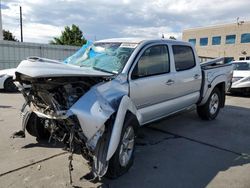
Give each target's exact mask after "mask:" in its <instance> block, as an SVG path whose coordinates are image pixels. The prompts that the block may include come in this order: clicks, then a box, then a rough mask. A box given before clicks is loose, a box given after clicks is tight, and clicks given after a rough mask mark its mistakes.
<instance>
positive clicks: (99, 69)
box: [92, 67, 115, 74]
mask: <svg viewBox="0 0 250 188" xmlns="http://www.w3.org/2000/svg"><path fill="white" fill-rule="evenodd" d="M92 68H93V69H95V70H98V71H102V72H106V73H110V74H115V73H114V72H111V71H107V70H104V69H101V68H97V67H92Z"/></svg>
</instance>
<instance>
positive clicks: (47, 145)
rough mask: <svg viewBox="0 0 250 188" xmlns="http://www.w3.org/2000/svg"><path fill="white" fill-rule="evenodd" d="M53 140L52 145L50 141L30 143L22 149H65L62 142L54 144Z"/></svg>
mask: <svg viewBox="0 0 250 188" xmlns="http://www.w3.org/2000/svg"><path fill="white" fill-rule="evenodd" d="M53 142H54V141H53V140H52V142H51V143H49V142H48V140H38V139H37V143H29V144H27V145H25V146H23V147H22V149H29V148H34V147H45V148H64V145H63V144H62V143H60V142H56V143H53Z"/></svg>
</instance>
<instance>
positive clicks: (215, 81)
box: [198, 75, 227, 106]
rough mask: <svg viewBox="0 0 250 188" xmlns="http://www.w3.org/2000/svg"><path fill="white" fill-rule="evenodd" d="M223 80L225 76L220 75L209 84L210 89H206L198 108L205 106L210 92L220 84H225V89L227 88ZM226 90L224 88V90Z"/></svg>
mask: <svg viewBox="0 0 250 188" xmlns="http://www.w3.org/2000/svg"><path fill="white" fill-rule="evenodd" d="M225 80H227V78H226V76H225V75H220V76H218V77H216V78H215V79H214V80H213V81H212V82H211V83H210V86H211V87H210V88H207V90H206V92H205V93H204V97H203V99H202V101H201V102H200V103H199V104H198V106H201V105H203V104H205V103H206V102H207V100H208V98H209V96H210V94H211V92H212V91H213V89H214V88H215V87H216V86H217V85H218V84H221V83H225V87H227V83H226V82H225ZM225 90H226V88H225Z"/></svg>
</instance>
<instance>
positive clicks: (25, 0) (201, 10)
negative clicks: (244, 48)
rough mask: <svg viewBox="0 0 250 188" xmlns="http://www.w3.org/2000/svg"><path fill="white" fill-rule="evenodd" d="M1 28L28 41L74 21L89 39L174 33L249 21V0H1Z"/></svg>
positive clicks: (44, 38) (48, 37)
mask: <svg viewBox="0 0 250 188" xmlns="http://www.w3.org/2000/svg"><path fill="white" fill-rule="evenodd" d="M2 4H3V6H2V19H3V28H4V29H7V30H10V31H11V32H13V33H14V35H15V36H16V37H17V38H18V39H20V28H19V6H20V5H21V6H22V8H23V18H24V21H23V26H24V41H26V42H40V43H47V42H48V41H49V40H51V39H52V38H53V37H54V36H59V35H60V33H61V31H62V30H63V28H64V26H66V25H71V24H76V25H78V26H79V27H80V29H81V30H82V31H83V33H84V35H85V37H86V38H87V39H89V40H94V39H95V38H96V39H104V38H111V37H148V38H157V37H160V36H161V35H162V34H164V35H165V36H166V37H168V36H175V37H177V38H178V39H181V33H182V30H183V29H185V28H190V27H191V28H193V27H202V26H207V25H214V24H221V23H231V22H236V18H237V17H240V20H245V21H247V20H250V11H249V7H250V1H249V0H238V1H235V0H209V1H204V0H175V1H170V0H144V1H142V0H137V1H136V0H116V1H114V0H102V1H101V0H99V1H97V0H84V1H82V0H54V1H51V0H2Z"/></svg>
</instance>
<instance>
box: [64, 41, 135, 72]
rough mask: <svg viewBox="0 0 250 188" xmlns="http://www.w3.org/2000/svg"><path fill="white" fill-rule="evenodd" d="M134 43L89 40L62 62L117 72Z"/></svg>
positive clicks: (121, 67) (133, 47)
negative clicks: (93, 41)
mask: <svg viewBox="0 0 250 188" xmlns="http://www.w3.org/2000/svg"><path fill="white" fill-rule="evenodd" d="M135 47H136V44H131V43H116V42H114V43H110V42H107V43H95V44H90V43H89V42H88V43H87V44H86V45H84V46H83V47H82V48H81V49H80V50H78V51H77V52H76V53H75V54H74V55H72V56H71V57H69V58H67V59H66V60H65V61H64V62H65V63H68V64H73V65H77V66H80V67H90V68H93V69H96V70H100V71H103V72H108V73H112V74H118V73H120V72H121V71H122V69H123V67H124V66H125V64H126V63H127V61H128V59H129V57H130V55H131V54H132V52H133V51H134V49H135Z"/></svg>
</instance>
